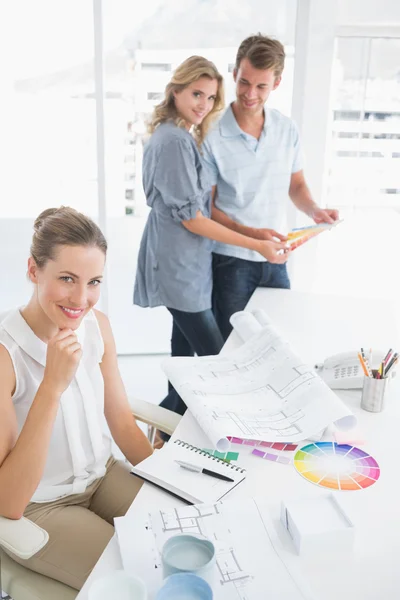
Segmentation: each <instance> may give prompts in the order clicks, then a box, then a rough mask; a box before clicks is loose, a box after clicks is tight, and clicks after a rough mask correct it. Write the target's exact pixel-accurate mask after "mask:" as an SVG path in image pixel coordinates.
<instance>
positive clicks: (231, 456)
mask: <svg viewBox="0 0 400 600" xmlns="http://www.w3.org/2000/svg"><path fill="white" fill-rule="evenodd" d="M203 452H206V453H207V454H211V456H215V458H219V459H221V460H224V461H225V462H228V463H230V462H231V461H232V460H237V459H238V458H239V452H218V450H210V449H209V448H203Z"/></svg>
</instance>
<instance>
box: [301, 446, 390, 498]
mask: <svg viewBox="0 0 400 600" xmlns="http://www.w3.org/2000/svg"><path fill="white" fill-rule="evenodd" d="M293 463H294V466H295V468H296V470H297V471H298V472H299V473H300V475H302V476H303V477H304V478H305V479H308V481H311V482H312V483H315V484H317V485H320V486H322V487H326V488H330V489H333V490H361V489H363V488H367V487H369V486H371V485H373V484H374V483H375V482H376V481H377V480H378V479H379V475H380V473H381V470H380V468H379V465H378V463H377V462H376V460H375V459H374V458H373V457H372V456H370V455H369V454H367V452H364V451H363V450H360V448H356V447H355V446H350V445H348V444H337V443H336V442H316V443H315V444H308V446H303V448H301V449H300V450H298V451H297V452H296V454H295V456H294V459H293Z"/></svg>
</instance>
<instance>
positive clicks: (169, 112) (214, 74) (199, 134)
mask: <svg viewBox="0 0 400 600" xmlns="http://www.w3.org/2000/svg"><path fill="white" fill-rule="evenodd" d="M200 77H208V78H209V79H216V80H217V83H218V89H217V94H216V98H215V102H214V106H213V108H212V110H210V112H209V113H208V115H207V116H206V117H205V118H204V119H203V121H202V122H201V123H200V125H197V126H195V127H194V128H193V134H194V137H195V139H196V142H197V144H198V145H199V146H200V145H201V144H202V142H203V140H204V138H205V137H206V135H207V131H208V130H209V128H210V126H211V124H212V122H213V120H214V119H215V118H216V116H217V113H218V112H219V111H221V110H222V109H223V108H224V84H223V78H222V75H221V74H220V73H219V72H218V70H217V68H216V66H215V65H214V63H212V62H211V61H209V60H207V59H206V58H203V57H202V56H191V57H190V58H187V59H186V60H185V61H184V62H183V63H182V64H181V65H179V67H177V68H176V70H175V71H174V74H173V76H172V79H171V81H170V82H169V83H168V84H167V86H166V88H165V94H164V100H163V101H162V102H160V104H157V106H155V108H154V111H153V115H152V118H151V121H150V124H149V127H148V130H149V133H153V132H154V131H155V129H157V127H158V126H159V125H160V124H161V123H165V122H167V121H171V122H173V123H175V125H177V126H178V127H183V126H184V120H183V119H182V118H181V117H180V116H179V114H178V112H177V110H176V106H175V98H174V93H175V92H179V91H181V90H184V89H185V88H186V87H187V86H188V85H190V84H191V83H194V82H195V81H198V80H199V79H200Z"/></svg>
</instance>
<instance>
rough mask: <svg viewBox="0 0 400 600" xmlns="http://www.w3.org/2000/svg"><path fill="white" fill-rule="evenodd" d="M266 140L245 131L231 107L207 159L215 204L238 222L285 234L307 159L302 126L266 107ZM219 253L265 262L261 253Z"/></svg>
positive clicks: (221, 249)
mask: <svg viewBox="0 0 400 600" xmlns="http://www.w3.org/2000/svg"><path fill="white" fill-rule="evenodd" d="M264 112H265V122H264V127H263V130H262V132H261V136H260V139H259V140H257V139H256V138H255V137H253V136H252V135H249V134H248V133H245V132H244V131H242V129H240V127H239V125H238V124H237V121H236V119H235V116H234V114H233V112H232V108H231V106H229V107H228V109H227V110H226V111H225V113H224V115H223V116H222V118H221V119H220V121H219V122H218V123H217V124H216V125H215V126H214V128H213V129H212V130H211V132H210V133H209V134H208V136H207V138H206V140H205V142H204V144H203V158H204V160H205V163H206V164H207V166H208V169H209V171H210V177H211V181H212V185H216V186H217V197H216V202H215V205H216V206H217V208H219V209H220V210H222V211H223V212H224V213H226V214H227V215H228V216H229V217H231V218H232V219H233V220H234V221H237V222H238V223H242V224H243V225H247V226H249V227H268V228H271V229H276V230H277V231H281V232H282V233H284V229H283V228H284V227H285V225H286V223H285V217H286V208H287V201H288V197H289V186H290V179H291V175H292V173H296V172H297V171H300V170H301V169H302V168H303V166H302V158H301V151H300V141H299V134H298V131H297V127H296V125H295V124H294V122H293V121H292V120H291V119H289V117H286V116H285V115H283V114H282V113H280V112H279V111H278V110H275V109H271V108H266V107H265V108H264ZM214 252H217V253H218V254H225V255H227V256H235V257H237V258H243V259H246V260H253V261H259V262H261V261H264V260H265V259H264V258H263V257H262V256H261V254H259V253H258V252H254V251H253V250H248V249H247V248H239V247H237V246H229V245H227V244H221V243H215V245H214Z"/></svg>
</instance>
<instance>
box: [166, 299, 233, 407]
mask: <svg viewBox="0 0 400 600" xmlns="http://www.w3.org/2000/svg"><path fill="white" fill-rule="evenodd" d="M168 310H169V312H170V313H171V315H172V317H173V324H172V337H171V356H194V355H195V354H197V355H198V356H208V355H211V354H219V352H220V350H221V348H222V346H223V345H224V339H223V337H222V335H221V332H220V330H219V328H218V325H217V322H216V320H215V317H214V314H213V312H212V310H211V308H209V309H208V310H203V311H201V312H195V313H191V312H184V311H182V310H176V309H175V308H168ZM168 390H169V391H168V395H167V396H166V397H165V398H164V400H163V401H162V402H161V403H160V406H163V407H164V408H169V410H173V411H174V412H176V413H179V414H180V415H183V414H184V413H185V411H186V404H185V403H184V402H183V400H182V398H181V397H180V396H179V394H178V393H177V392H176V391H175V389H174V388H173V386H172V385H171V384H170V383H169V384H168Z"/></svg>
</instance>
